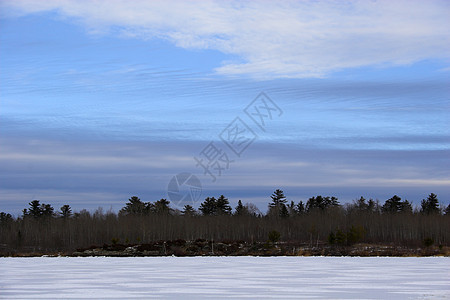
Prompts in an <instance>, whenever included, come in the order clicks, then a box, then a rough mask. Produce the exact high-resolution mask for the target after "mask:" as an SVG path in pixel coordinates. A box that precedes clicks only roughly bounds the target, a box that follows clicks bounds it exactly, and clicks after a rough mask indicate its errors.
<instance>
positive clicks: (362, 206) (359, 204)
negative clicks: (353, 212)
mask: <svg viewBox="0 0 450 300" xmlns="http://www.w3.org/2000/svg"><path fill="white" fill-rule="evenodd" d="M368 206H369V205H368V204H367V203H366V199H365V198H364V197H363V196H361V198H359V199H358V200H357V201H356V209H358V210H360V211H364V210H367V208H368Z"/></svg>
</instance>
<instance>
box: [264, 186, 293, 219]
mask: <svg viewBox="0 0 450 300" xmlns="http://www.w3.org/2000/svg"><path fill="white" fill-rule="evenodd" d="M270 198H271V199H272V202H271V203H269V211H268V214H269V215H272V216H279V217H285V216H286V215H289V212H288V210H287V207H286V202H287V200H286V196H285V195H284V193H283V191H282V190H280V189H277V190H275V192H274V193H273V194H272V195H271V196H270Z"/></svg>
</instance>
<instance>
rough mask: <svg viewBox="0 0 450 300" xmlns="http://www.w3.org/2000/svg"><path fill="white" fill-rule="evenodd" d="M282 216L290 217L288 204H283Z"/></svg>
mask: <svg viewBox="0 0 450 300" xmlns="http://www.w3.org/2000/svg"><path fill="white" fill-rule="evenodd" d="M280 217H282V218H287V217H289V211H288V209H287V207H286V205H284V204H282V205H281V208H280Z"/></svg>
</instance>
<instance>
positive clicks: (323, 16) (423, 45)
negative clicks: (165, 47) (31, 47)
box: [2, 0, 450, 78]
mask: <svg viewBox="0 0 450 300" xmlns="http://www.w3.org/2000/svg"><path fill="white" fill-rule="evenodd" d="M2 6H3V7H6V6H8V7H13V8H14V9H15V12H19V13H22V14H29V13H36V12H43V11H50V10H55V11H57V12H58V13H59V14H60V15H62V16H64V17H68V18H75V19H76V20H77V21H79V22H81V23H82V24H84V25H85V26H86V27H87V28H88V29H89V31H90V32H93V33H105V32H108V31H113V32H119V33H120V34H122V35H127V36H133V37H136V38H143V39H152V38H162V39H166V40H169V41H171V42H173V43H174V44H175V45H176V46H178V47H183V48H186V49H192V48H194V49H215V50H218V51H221V52H224V53H227V54H231V55H233V57H237V60H236V61H227V62H224V64H223V65H222V66H221V67H218V68H217V69H216V71H217V73H219V74H224V75H239V76H240V75H250V76H252V77H256V78H265V77H269V78H270V77H272V78H273V77H321V76H326V75H327V74H329V73H331V72H333V71H338V70H342V69H346V68H353V67H363V66H371V65H388V66H389V65H404V64H411V63H414V62H417V61H420V60H425V59H448V58H449V57H450V54H449V53H450V34H449V33H450V21H449V20H450V19H449V18H448V16H449V15H450V4H449V3H448V2H446V1H345V2H344V1H342V2H340V1H339V2H338V1H281V2H280V1H253V2H250V1H248V2H247V1H246V2H243V1H242V2H241V1H121V0H116V1H70V0H59V1H58V0H54V1H51V0H49V1H29V0H16V1H9V2H3V3H2Z"/></svg>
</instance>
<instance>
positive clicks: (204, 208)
mask: <svg viewBox="0 0 450 300" xmlns="http://www.w3.org/2000/svg"><path fill="white" fill-rule="evenodd" d="M199 210H200V211H201V212H202V214H203V215H204V216H213V215H216V214H217V200H216V198H214V197H211V198H210V197H207V198H206V199H205V201H203V202H202V203H201V204H200V207H199Z"/></svg>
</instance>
